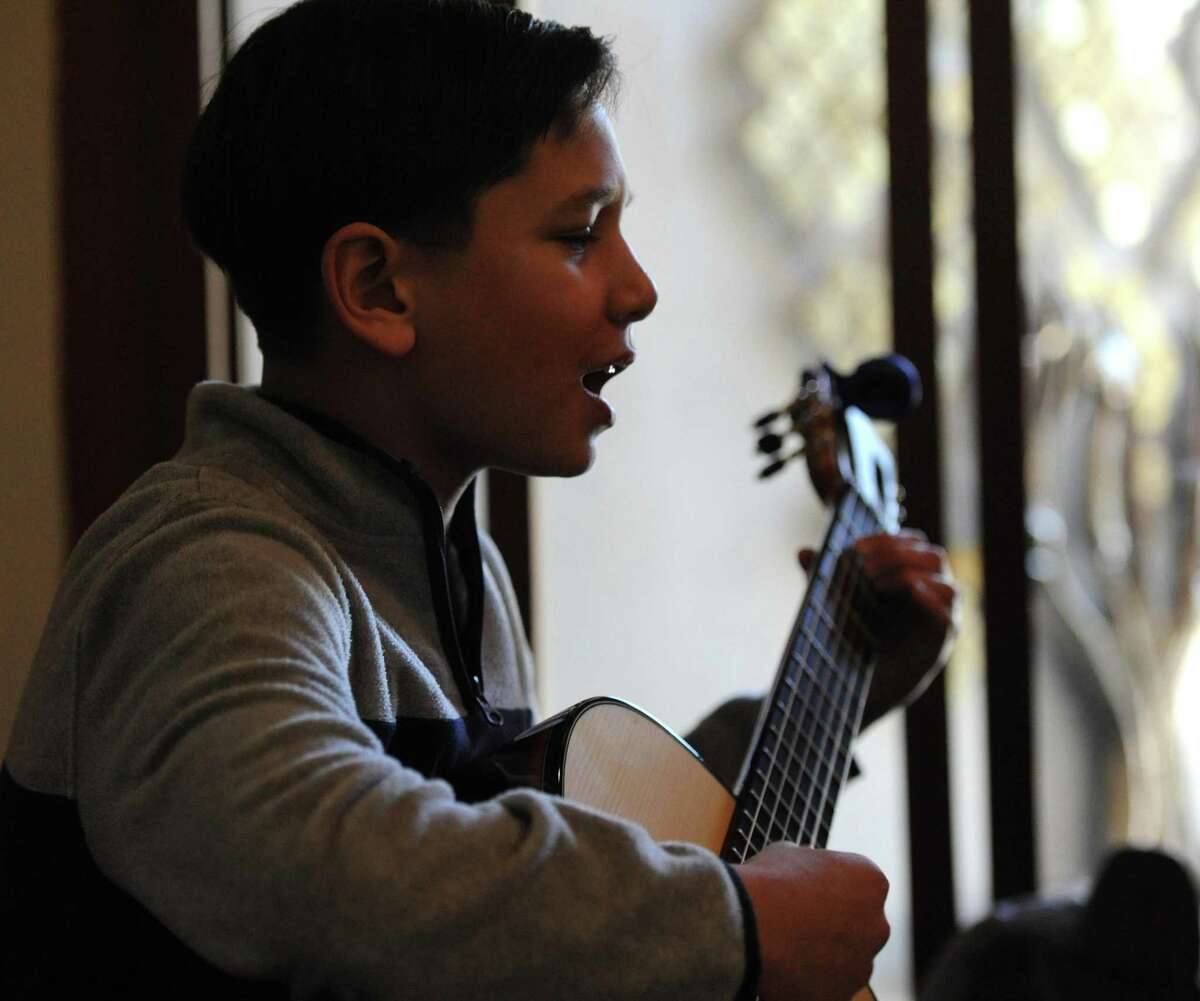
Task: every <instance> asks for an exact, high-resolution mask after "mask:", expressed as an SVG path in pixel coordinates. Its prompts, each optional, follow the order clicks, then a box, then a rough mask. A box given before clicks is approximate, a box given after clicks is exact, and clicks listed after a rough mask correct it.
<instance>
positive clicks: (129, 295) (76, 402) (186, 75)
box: [58, 0, 205, 539]
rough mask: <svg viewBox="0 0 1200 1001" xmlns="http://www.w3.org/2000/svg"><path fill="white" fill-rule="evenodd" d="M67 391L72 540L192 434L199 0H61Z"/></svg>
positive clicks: (199, 298) (199, 317) (199, 297)
mask: <svg viewBox="0 0 1200 1001" xmlns="http://www.w3.org/2000/svg"><path fill="white" fill-rule="evenodd" d="M58 19H59V27H60V52H59V60H60V80H61V91H60V119H59V133H60V141H61V146H60V149H61V158H62V159H61V173H60V190H61V202H60V204H61V212H62V215H61V227H62V247H63V251H62V281H63V300H62V302H63V306H62V308H63V314H62V329H63V357H62V364H63V392H64V411H65V431H66V439H67V470H68V488H67V489H68V497H69V503H70V511H71V529H72V537H73V539H77V538H78V537H79V535H80V534H81V533H82V532H83V530H84V529H85V528H86V527H87V526H88V525H89V524H90V523H91V522H92V520H93V519H94V518H95V517H96V516H97V515H98V514H99V513H100V512H101V511H103V510H104V509H105V508H106V507H108V506H109V505H110V504H111V503H112V502H113V500H114V499H115V498H116V497H117V495H118V494H120V492H121V491H122V490H123V489H124V488H125V487H126V486H128V484H129V483H130V482H131V481H132V480H133V479H134V478H135V477H137V476H138V475H139V474H140V473H141V472H142V471H143V470H145V469H146V468H147V467H148V466H150V465H151V464H152V463H154V462H156V461H158V460H160V459H164V458H166V457H168V456H169V455H171V454H172V453H173V452H174V451H175V450H176V448H178V446H179V444H180V442H181V441H182V438H183V418H184V400H185V398H186V396H187V392H188V390H189V389H190V387H191V386H192V385H193V384H194V383H196V382H198V381H199V380H200V379H202V378H204V374H205V372H204V369H205V329H204V273H203V266H202V263H201V260H200V257H199V256H198V255H197V254H196V253H195V252H194V251H193V250H192V248H191V245H190V243H189V241H188V238H187V235H186V233H185V230H184V227H183V223H182V219H181V212H180V209H179V197H178V190H179V172H180V164H181V162H182V157H183V151H184V148H185V146H186V143H187V140H188V136H189V134H190V132H191V129H192V126H193V124H194V123H195V120H196V117H197V114H198V110H199V104H198V102H199V96H198V95H199V65H198V55H197V38H196V34H197V21H196V7H195V0H156V2H155V3H133V4H131V3H97V2H94V0H59V3H58Z"/></svg>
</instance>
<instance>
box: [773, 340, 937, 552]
mask: <svg viewBox="0 0 1200 1001" xmlns="http://www.w3.org/2000/svg"><path fill="white" fill-rule="evenodd" d="M920 402H921V378H920V376H919V375H918V374H917V370H916V368H915V367H914V366H913V364H912V362H910V361H909V360H908V359H907V358H905V357H904V356H903V355H896V354H893V355H886V356H884V357H882V358H873V359H871V360H870V361H866V362H863V364H861V365H860V366H859V367H858V368H857V369H855V371H854V372H853V373H852V374H851V375H848V376H844V375H839V374H838V373H837V372H835V371H834V370H833V369H832V368H831V367H830V366H829V365H827V364H821V365H819V366H817V367H816V368H813V369H806V370H805V371H804V372H803V373H802V375H801V377H800V390H799V392H798V393H797V394H796V397H795V398H794V399H793V400H792V401H791V402H790V403H789V404H788V405H787V406H786V407H783V408H781V409H780V410H775V411H772V412H770V413H768V414H765V415H764V416H763V417H761V418H760V419H759V420H758V422H757V423H756V424H755V427H756V428H757V429H758V431H759V433H760V435H761V437H760V438H759V443H758V447H759V451H760V452H763V453H764V454H766V455H768V456H771V458H772V461H771V462H770V464H768V465H767V466H766V468H765V469H763V471H762V472H761V473H760V476H762V477H767V476H773V475H774V474H775V473H777V472H779V471H780V470H781V469H782V468H783V467H784V465H786V464H787V462H789V461H790V460H791V459H794V458H797V457H799V456H801V455H803V456H804V459H805V462H806V464H807V466H808V472H809V476H810V477H811V478H812V482H813V486H814V487H815V488H816V490H817V493H818V494H819V495H820V497H821V499H822V500H823V501H824V502H825V503H826V504H833V503H834V502H835V501H836V500H837V499H838V498H839V497H840V496H841V495H842V494H843V493H844V492H845V490H846V489H847V488H848V487H853V488H854V489H855V490H857V491H858V494H859V496H860V497H861V498H862V499H863V501H865V502H866V503H867V504H868V505H869V506H870V507H871V508H872V510H873V511H874V512H875V515H876V517H877V518H878V519H879V522H880V524H881V525H883V526H884V528H886V529H887V530H888V531H893V532H894V531H896V530H897V529H898V528H899V527H900V522H901V520H902V519H903V509H902V508H901V506H900V500H901V489H900V485H899V483H898V482H897V480H896V462H895V459H893V457H892V453H891V450H890V449H889V448H888V447H887V445H886V444H885V443H884V442H883V440H882V439H881V438H880V437H879V433H878V432H877V431H876V430H875V427H874V425H873V424H872V423H871V418H872V417H874V418H878V419H882V420H893V421H894V420H899V419H900V418H901V417H904V416H905V415H906V414H907V413H909V412H910V411H911V410H913V409H914V408H915V407H916V406H917V405H918V404H919V403H920ZM781 421H782V422H785V424H784V426H783V427H780V424H779V422H781ZM774 428H779V430H773V429H774ZM792 435H795V436H799V438H800V439H801V444H800V445H799V446H796V447H794V448H793V449H792V451H790V452H787V453H785V452H784V448H785V445H786V444H787V442H788V438H789V436H792Z"/></svg>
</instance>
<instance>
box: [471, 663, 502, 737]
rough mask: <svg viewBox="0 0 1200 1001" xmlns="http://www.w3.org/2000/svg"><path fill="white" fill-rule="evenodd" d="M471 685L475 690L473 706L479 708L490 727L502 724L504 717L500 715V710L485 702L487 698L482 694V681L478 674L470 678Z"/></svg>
mask: <svg viewBox="0 0 1200 1001" xmlns="http://www.w3.org/2000/svg"><path fill="white" fill-rule="evenodd" d="M471 684H472V686H473V687H474V688H475V704H476V705H477V706H479V709H480V711H481V712H482V713H483V716H484V718H485V719H486V720H487V721H488V722H489V723H490V724H491V725H492V726H500V725H502V724H503V723H504V717H503V716H501V715H500V710H498V709H496V708H494V707H493V706H492V704H491V703H490V702H489V701H488V700H487V696H486V695H484V694H483V679H482V678H480V677H479V675H478V674H474V675H472V676H471Z"/></svg>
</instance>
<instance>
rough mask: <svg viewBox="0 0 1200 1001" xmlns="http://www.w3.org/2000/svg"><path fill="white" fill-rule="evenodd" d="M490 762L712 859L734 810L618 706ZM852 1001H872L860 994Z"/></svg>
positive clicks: (726, 795)
mask: <svg viewBox="0 0 1200 1001" xmlns="http://www.w3.org/2000/svg"><path fill="white" fill-rule="evenodd" d="M494 761H495V764H496V765H497V766H498V767H499V768H500V769H501V771H503V772H504V773H505V777H506V779H507V780H508V781H509V782H511V783H512V784H513V785H522V786H532V787H534V788H537V789H540V790H541V791H542V792H547V793H551V794H553V795H556V796H563V797H565V798H567V799H569V800H571V801H572V802H574V803H581V804H583V805H584V806H590V807H593V808H594V809H597V810H603V811H604V812H605V813H609V814H612V815H614V816H617V817H622V818H624V819H625V820H630V821H633V822H634V823H637V824H640V825H641V826H642V827H644V828H646V830H647V831H649V832H650V834H651V835H652V836H653V837H654V838H655V839H656V840H658V841H687V842H690V843H692V844H697V845H701V846H703V847H705V848H708V849H710V850H711V851H713V852H718V853H719V852H720V851H721V849H722V846H723V845H724V844H725V840H726V835H727V832H728V830H729V827H730V823H731V821H732V819H733V815H734V809H735V807H736V805H737V801H736V799H735V798H734V796H733V794H732V793H730V792H729V790H727V789H726V788H725V786H724V785H723V784H722V783H721V782H720V780H718V779H717V778H716V776H714V775H713V774H712V772H710V771H709V770H708V768H707V767H706V766H705V764H704V762H703V761H702V760H701V758H700V756H699V755H698V754H696V752H695V751H693V750H692V748H691V747H690V746H689V745H688V744H687V742H686V741H684V740H683V739H682V738H681V737H678V736H676V734H675V733H674V732H673V731H671V730H670V729H668V728H667V727H666V726H664V725H663V724H662V723H660V722H658V720H656V719H655V718H654V717H653V716H651V715H649V714H648V713H646V712H643V711H642V710H641V709H638V708H637V707H636V706H634V705H631V704H630V703H628V702H623V701H621V700H620V699H614V698H608V697H600V698H593V699H587V700H586V701H584V702H580V703H578V704H576V705H574V706H572V707H571V708H570V709H567V710H566V711H565V712H561V713H559V714H558V715H557V716H553V717H551V718H550V719H548V720H546V721H545V722H543V723H541V724H540V725H539V726H537V727H535V728H533V729H532V730H529V731H527V732H526V733H524V734H523V735H522V736H521V737H519V738H518V739H517V740H516V741H514V742H513V743H511V744H509V745H508V746H507V747H506V748H505V749H504V750H502V751H501V752H500V753H499V754H498V755H497V756H496V757H495V758H494ZM851 1001H876V999H875V995H874V994H873V993H872V992H871V989H870V988H869V987H864V988H863V989H862V990H861V991H859V992H858V993H857V994H855V995H854V997H853V998H852V999H851Z"/></svg>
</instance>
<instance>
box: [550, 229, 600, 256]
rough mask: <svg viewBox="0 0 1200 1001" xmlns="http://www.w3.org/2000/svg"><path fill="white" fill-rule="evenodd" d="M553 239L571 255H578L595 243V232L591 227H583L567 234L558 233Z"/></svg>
mask: <svg viewBox="0 0 1200 1001" xmlns="http://www.w3.org/2000/svg"><path fill="white" fill-rule="evenodd" d="M555 239H556V240H557V241H558V242H559V243H561V244H562V245H563V246H564V247H566V248H567V249H568V250H569V251H570V252H571V253H572V254H576V255H578V254H582V253H583V252H584V251H585V250H587V248H588V247H589V246H590V245H591V244H593V243H595V242H596V231H595V228H594V227H592V226H584V227H583V228H581V229H575V230H571V232H569V233H560V234H559V235H558V236H556V237H555Z"/></svg>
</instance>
